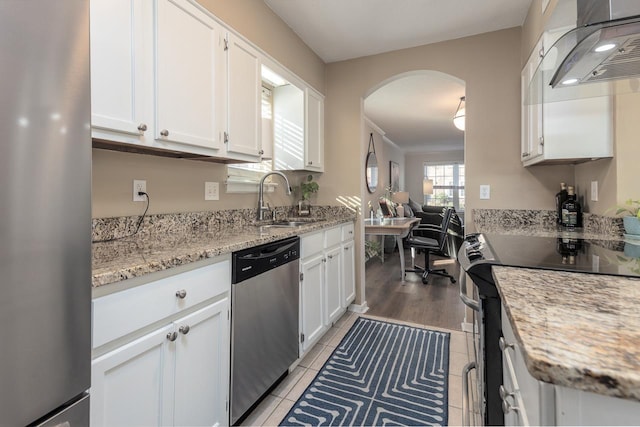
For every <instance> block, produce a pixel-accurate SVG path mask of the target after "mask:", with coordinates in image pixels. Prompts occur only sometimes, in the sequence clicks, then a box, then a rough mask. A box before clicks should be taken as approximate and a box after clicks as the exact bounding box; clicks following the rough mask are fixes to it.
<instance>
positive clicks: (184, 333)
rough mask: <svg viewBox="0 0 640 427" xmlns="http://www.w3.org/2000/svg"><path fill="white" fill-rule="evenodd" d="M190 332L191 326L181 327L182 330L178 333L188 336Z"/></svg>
mask: <svg viewBox="0 0 640 427" xmlns="http://www.w3.org/2000/svg"><path fill="white" fill-rule="evenodd" d="M190 330H191V328H190V327H189V325H184V326H180V328H178V331H180V333H181V334H183V335H187V334H188V333H189V331H190Z"/></svg>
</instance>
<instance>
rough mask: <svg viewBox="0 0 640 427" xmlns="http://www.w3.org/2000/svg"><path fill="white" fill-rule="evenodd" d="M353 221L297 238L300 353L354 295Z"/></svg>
mask: <svg viewBox="0 0 640 427" xmlns="http://www.w3.org/2000/svg"><path fill="white" fill-rule="evenodd" d="M353 252H354V251H353V223H349V224H345V225H342V226H340V225H339V226H336V227H332V228H329V229H326V230H323V231H317V232H313V233H309V234H306V235H304V236H302V238H301V248H300V253H301V259H300V272H301V276H300V331H301V337H300V355H301V356H302V355H303V354H304V352H306V351H307V350H308V349H310V348H311V347H312V346H313V345H314V344H315V343H316V342H317V341H318V340H319V339H320V337H321V336H322V335H323V334H324V333H325V332H326V331H327V330H328V329H329V328H330V327H331V325H332V324H333V323H334V322H335V321H336V320H338V319H339V318H340V316H341V315H342V313H344V312H345V310H346V308H347V307H348V306H349V304H350V303H351V302H352V301H353V299H354V298H355V279H354V277H355V276H354V271H355V268H354V260H355V258H354V255H353Z"/></svg>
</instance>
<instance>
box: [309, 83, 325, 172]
mask: <svg viewBox="0 0 640 427" xmlns="http://www.w3.org/2000/svg"><path fill="white" fill-rule="evenodd" d="M306 100H307V102H306V107H307V108H306V113H307V114H306V116H307V120H306V126H305V135H306V138H305V152H304V165H305V169H307V170H312V171H318V172H324V100H323V99H322V96H320V95H319V94H316V93H315V92H313V91H311V90H309V88H307V89H306Z"/></svg>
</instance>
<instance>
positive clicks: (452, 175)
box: [362, 70, 465, 329]
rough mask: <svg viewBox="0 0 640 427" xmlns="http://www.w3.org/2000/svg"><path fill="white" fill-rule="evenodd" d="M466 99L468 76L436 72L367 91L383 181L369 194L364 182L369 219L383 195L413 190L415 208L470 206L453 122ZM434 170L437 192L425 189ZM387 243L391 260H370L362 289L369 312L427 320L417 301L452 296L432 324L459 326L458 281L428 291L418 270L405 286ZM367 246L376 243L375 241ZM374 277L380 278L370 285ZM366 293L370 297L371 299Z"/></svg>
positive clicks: (460, 135) (367, 120)
mask: <svg viewBox="0 0 640 427" xmlns="http://www.w3.org/2000/svg"><path fill="white" fill-rule="evenodd" d="M464 96H465V82H464V81H463V80H461V79H459V78H457V77H454V76H452V75H449V74H446V73H442V72H439V71H434V70H418V71H411V72H405V73H401V74H397V75H395V76H392V77H390V78H387V79H385V80H384V81H382V82H380V83H378V84H376V85H374V86H373V87H372V88H370V89H369V90H368V91H367V92H366V94H365V96H364V97H363V102H362V106H363V108H362V111H363V124H362V127H363V134H364V137H363V144H365V147H364V148H365V152H366V149H367V145H368V144H369V139H370V135H373V136H374V142H375V144H376V153H377V157H378V164H379V177H380V178H379V179H380V182H379V183H378V186H377V190H376V191H375V192H370V191H368V188H367V186H366V185H364V186H363V188H364V189H365V190H364V192H363V197H362V200H363V204H362V211H363V213H364V215H365V216H367V217H368V216H369V215H370V213H369V212H370V210H371V209H372V208H373V209H374V211H375V210H377V204H378V201H379V199H380V198H381V197H382V198H388V197H389V196H390V195H391V194H392V193H394V192H398V191H399V192H405V193H408V196H409V198H410V200H411V202H412V205H414V206H416V205H417V206H422V205H423V204H430V205H441V206H444V205H450V204H451V205H452V204H453V202H454V199H455V206H456V208H458V210H460V207H462V210H463V209H464V132H463V131H461V130H459V129H457V128H456V127H455V126H454V124H453V117H454V114H455V113H456V111H457V110H458V109H459V108H460V107H459V104H461V102H460V99H461V98H462V97H464ZM462 107H464V104H462ZM392 169H396V170H398V171H399V177H398V178H399V179H397V180H396V182H393V173H392ZM427 171H430V173H432V174H434V175H437V177H436V176H434V177H433V178H435V179H436V185H435V188H434V192H435V194H425V193H424V187H423V180H424V179H425V178H426V177H427V176H426V175H425V173H426V172H427ZM429 178H431V177H429ZM363 180H364V177H363ZM445 187H448V188H445ZM405 197H406V195H405ZM379 238H380V236H366V237H365V241H369V242H371V240H372V239H374V240H375V239H379ZM384 242H385V243H384V245H383V246H384V248H385V252H387V253H386V254H385V253H383V254H382V257H380V258H381V259H383V258H386V259H385V260H384V263H381V262H380V261H377V260H371V261H367V260H366V259H365V266H364V274H363V276H364V282H365V283H364V286H363V289H362V291H363V295H364V298H363V299H365V300H366V301H367V304H368V307H369V309H370V312H371V313H372V314H379V315H382V316H384V317H393V316H394V313H395V314H396V315H397V316H399V320H406V321H413V322H415V323H421V324H426V323H427V320H428V319H429V316H426V317H425V313H422V310H421V308H420V306H419V305H416V304H415V301H411V300H410V299H411V298H414V297H417V296H419V298H421V299H424V298H433V299H442V298H444V299H445V300H446V299H448V300H450V304H449V305H455V306H456V307H453V310H452V311H451V312H447V313H446V314H447V315H445V316H440V315H437V314H436V313H435V312H434V311H433V310H431V312H432V313H433V314H434V316H437V317H438V319H436V320H437V321H438V322H441V323H436V324H433V322H431V324H433V326H441V327H446V328H449V329H460V327H461V323H462V321H463V317H464V313H463V311H464V310H463V308H462V306H461V305H460V304H459V300H458V298H457V296H456V295H455V290H454V289H452V288H453V287H452V286H451V284H450V283H448V282H446V281H443V282H439V281H434V283H433V284H431V283H430V284H429V285H426V286H431V287H432V289H428V292H425V290H424V289H420V288H422V287H425V285H422V284H421V283H419V284H417V283H416V281H415V280H411V279H415V278H414V277H411V275H409V276H408V278H407V279H408V281H407V282H406V283H405V284H403V283H402V282H401V281H400V278H401V270H400V267H399V262H398V254H397V253H396V254H394V252H393V248H394V247H395V239H394V238H393V237H387V238H386V239H385V241H384ZM365 245H367V246H370V244H369V243H365ZM380 246H382V245H380ZM396 251H397V250H396ZM366 252H367V253H371V251H366ZM406 255H408V254H406ZM449 261H450V262H454V260H449ZM372 263H373V268H371V267H372ZM376 263H379V265H377V264H376ZM456 268H457V267H456ZM371 270H373V273H371ZM368 272H369V273H370V274H368ZM369 279H370V280H373V281H374V282H375V283H373V284H372V283H369V282H367V280H369ZM379 282H380V283H379ZM382 282H384V285H382V284H381V283H382ZM406 285H409V286H406ZM396 291H397V292H396ZM367 292H369V293H370V295H368V296H367ZM390 301H391V302H390ZM423 302H424V303H428V301H423ZM458 305H460V307H459V308H458V307H457V306H458ZM458 317H459V318H458Z"/></svg>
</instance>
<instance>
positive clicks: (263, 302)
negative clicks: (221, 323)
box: [231, 237, 300, 424]
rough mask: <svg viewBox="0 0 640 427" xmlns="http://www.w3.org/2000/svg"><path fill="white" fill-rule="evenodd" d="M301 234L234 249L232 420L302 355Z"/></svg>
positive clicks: (239, 415)
mask: <svg viewBox="0 0 640 427" xmlns="http://www.w3.org/2000/svg"><path fill="white" fill-rule="evenodd" d="M299 258H300V238H299V237H292V238H289V239H285V240H280V241H277V242H273V243H268V244H265V245H261V246H256V247H253V248H250V249H245V250H242V251H238V252H234V253H233V267H232V290H231V292H232V294H231V423H232V424H236V423H237V422H238V421H239V420H240V421H241V420H242V417H243V415H245V414H246V412H247V411H248V410H249V409H251V408H252V407H253V406H254V405H255V404H256V403H257V402H258V401H259V400H260V398H261V397H262V396H263V395H264V394H265V393H266V392H267V391H268V390H269V389H270V388H271V387H272V386H273V385H274V384H275V383H276V382H277V381H278V380H279V379H280V378H281V377H283V376H284V375H285V374H286V373H287V372H288V369H289V366H291V364H292V363H293V362H294V361H295V360H296V359H297V358H298V345H299V344H298V336H299V333H298V305H299V298H298V294H299V283H300V281H299V265H298V259H299Z"/></svg>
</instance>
